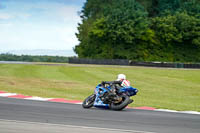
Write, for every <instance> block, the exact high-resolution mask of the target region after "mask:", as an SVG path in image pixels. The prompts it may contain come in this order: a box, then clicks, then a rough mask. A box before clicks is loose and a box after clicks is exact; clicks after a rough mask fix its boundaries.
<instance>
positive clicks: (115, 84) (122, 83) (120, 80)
mask: <svg viewBox="0 0 200 133" xmlns="http://www.w3.org/2000/svg"><path fill="white" fill-rule="evenodd" d="M101 84H102V85H103V86H105V85H106V84H108V85H110V86H111V90H110V91H111V92H113V94H115V93H116V90H117V89H120V88H122V87H129V86H130V81H128V80H126V75H124V74H118V76H117V80H115V81H102V83H101ZM105 87H106V86H105ZM132 102H133V100H132V99H130V101H129V103H132Z"/></svg>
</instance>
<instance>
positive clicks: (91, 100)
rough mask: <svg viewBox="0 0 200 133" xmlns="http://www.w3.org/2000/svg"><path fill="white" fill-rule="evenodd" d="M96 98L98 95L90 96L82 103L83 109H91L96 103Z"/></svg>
mask: <svg viewBox="0 0 200 133" xmlns="http://www.w3.org/2000/svg"><path fill="white" fill-rule="evenodd" d="M95 98H96V95H95V94H92V95H90V96H88V97H87V98H86V99H85V100H84V101H83V103H82V107H83V108H91V107H92V106H93V104H94V101H95Z"/></svg>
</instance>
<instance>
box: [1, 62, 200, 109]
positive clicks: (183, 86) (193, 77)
mask: <svg viewBox="0 0 200 133" xmlns="http://www.w3.org/2000/svg"><path fill="white" fill-rule="evenodd" d="M119 73H124V74H126V75H127V78H128V80H130V82H131V84H132V86H134V87H135V88H138V89H139V93H138V95H137V96H135V97H133V99H134V100H135V102H134V103H133V104H131V106H151V107H156V108H166V109H175V110H194V111H200V70H185V69H163V68H145V67H120V66H97V65H69V64H68V65H66V66H47V65H22V64H0V90H3V91H7V92H15V93H20V94H25V95H31V96H41V97H52V98H58V97H59V98H66V99H76V100H83V99H84V98H85V97H86V96H88V95H89V94H91V93H93V90H94V88H95V86H96V85H97V84H98V83H100V82H101V81H105V80H106V81H110V80H115V79H116V76H117V74H119Z"/></svg>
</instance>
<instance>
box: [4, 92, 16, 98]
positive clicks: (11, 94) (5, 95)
mask: <svg viewBox="0 0 200 133" xmlns="http://www.w3.org/2000/svg"><path fill="white" fill-rule="evenodd" d="M15 95H17V94H16V93H0V96H1V97H8V96H15Z"/></svg>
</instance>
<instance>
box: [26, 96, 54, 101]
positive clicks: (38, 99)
mask: <svg viewBox="0 0 200 133" xmlns="http://www.w3.org/2000/svg"><path fill="white" fill-rule="evenodd" d="M24 99H26V100H35V101H48V100H50V99H52V98H42V97H29V98H24Z"/></svg>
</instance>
